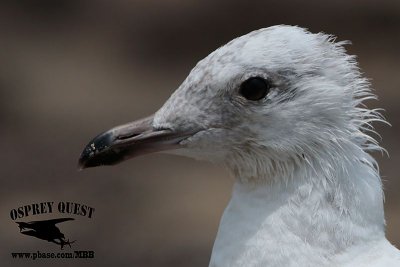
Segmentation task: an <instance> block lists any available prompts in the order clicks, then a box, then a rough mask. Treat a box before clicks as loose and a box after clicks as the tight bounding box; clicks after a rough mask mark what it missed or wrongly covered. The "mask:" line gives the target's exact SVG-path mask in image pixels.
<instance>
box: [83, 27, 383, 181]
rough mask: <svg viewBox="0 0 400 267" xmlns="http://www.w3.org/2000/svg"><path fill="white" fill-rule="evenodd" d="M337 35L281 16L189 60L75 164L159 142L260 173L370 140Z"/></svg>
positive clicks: (356, 82) (288, 169)
mask: <svg viewBox="0 0 400 267" xmlns="http://www.w3.org/2000/svg"><path fill="white" fill-rule="evenodd" d="M344 44H345V42H335V38H334V37H333V36H331V35H326V34H323V33H318V34H313V33H310V32H308V31H307V30H305V29H303V28H300V27H296V26H284V25H280V26H273V27H269V28H265V29H260V30H257V31H253V32H250V33H249V34H246V35H244V36H241V37H239V38H236V39H234V40H232V41H230V42H229V43H227V44H226V45H224V46H222V47H220V48H218V49H217V50H215V51H214V52H212V53H211V54H210V55H208V56H207V57H206V58H204V59H203V60H201V61H200V62H198V63H197V65H196V66H195V67H194V68H193V69H192V71H191V72H190V74H189V75H188V76H187V78H186V79H185V80H184V81H183V83H182V84H181V85H180V86H179V88H178V89H177V90H176V91H175V92H174V93H173V94H172V95H171V97H170V98H169V99H168V100H167V101H166V103H165V104H164V105H163V106H162V107H161V108H160V109H159V110H158V111H157V112H156V113H155V114H154V115H152V116H150V117H148V118H145V119H142V120H139V121H135V122H132V123H128V124H126V125H122V126H118V127H115V128H113V129H111V130H109V131H106V132H104V133H102V134H100V135H99V136H97V137H95V138H94V139H93V140H92V141H91V142H89V144H88V145H87V146H86V148H85V149H84V151H83V152H82V155H81V158H80V166H81V167H83V168H85V167H93V166H99V165H113V164H115V163H119V162H121V161H123V160H125V159H128V158H131V157H134V156H137V155H142V154H145V153H149V152H157V151H167V152H169V153H173V154H180V155H185V156H189V157H194V158H197V159H202V160H209V161H212V162H217V163H222V164H225V165H226V166H228V167H229V169H231V170H232V171H233V173H234V174H235V176H237V177H241V178H243V179H246V180H250V179H260V178H261V177H267V179H268V176H270V177H273V176H283V175H284V174H285V175H286V176H287V175H290V173H293V172H294V171H295V169H297V168H301V166H306V165H314V167H315V166H316V165H318V164H319V163H318V162H320V161H321V160H328V159H331V160H332V161H334V160H335V157H337V156H339V155H343V154H345V155H346V153H347V152H348V151H347V150H353V151H358V150H359V151H361V152H362V151H365V150H368V149H372V150H373V149H379V146H378V144H377V143H376V141H375V140H374V139H373V138H371V137H370V136H369V135H367V131H368V130H370V131H373V129H372V128H370V122H371V121H374V120H381V118H380V117H379V114H378V113H377V112H376V111H375V110H369V109H366V108H365V107H362V106H360V104H361V102H362V101H364V100H366V99H369V98H374V95H373V94H372V93H371V92H370V89H369V84H368V82H367V80H366V79H364V78H362V76H361V74H360V71H359V69H358V67H357V63H356V61H355V58H354V56H350V55H348V54H346V51H345V49H344V47H343V45H344ZM368 160H369V159H368Z"/></svg>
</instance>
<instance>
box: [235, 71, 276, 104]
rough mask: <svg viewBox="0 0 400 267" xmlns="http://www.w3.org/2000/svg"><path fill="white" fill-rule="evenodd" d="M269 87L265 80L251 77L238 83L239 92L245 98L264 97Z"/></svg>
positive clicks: (258, 98)
mask: <svg viewBox="0 0 400 267" xmlns="http://www.w3.org/2000/svg"><path fill="white" fill-rule="evenodd" d="M270 88H271V86H270V84H269V83H268V81H267V80H265V79H264V78H261V77H251V78H249V79H247V80H246V81H244V82H243V83H242V85H240V90H239V93H240V94H241V95H242V96H243V97H244V98H246V99H248V100H252V101H256V100H260V99H262V98H264V97H265V96H266V95H267V94H268V92H269V89H270Z"/></svg>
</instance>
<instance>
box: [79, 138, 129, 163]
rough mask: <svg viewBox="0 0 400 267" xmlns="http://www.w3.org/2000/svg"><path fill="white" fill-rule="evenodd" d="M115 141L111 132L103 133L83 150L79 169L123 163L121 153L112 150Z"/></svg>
mask: <svg viewBox="0 0 400 267" xmlns="http://www.w3.org/2000/svg"><path fill="white" fill-rule="evenodd" d="M114 139H115V137H114V135H113V134H112V133H110V132H105V133H102V134H100V135H98V136H96V137H95V138H93V140H92V141H90V142H89V144H87V145H86V147H85V148H84V149H83V152H82V154H81V156H80V158H79V163H78V165H79V168H80V169H85V168H90V167H96V166H101V165H113V164H116V163H118V162H120V161H122V160H123V158H122V157H121V153H118V152H117V151H115V150H114V149H112V148H111V145H112V144H113V142H114Z"/></svg>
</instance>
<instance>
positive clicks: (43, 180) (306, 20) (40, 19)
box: [0, 0, 400, 267]
mask: <svg viewBox="0 0 400 267" xmlns="http://www.w3.org/2000/svg"><path fill="white" fill-rule="evenodd" d="M274 24H293V25H300V26H303V27H307V28H309V29H310V30H311V31H313V32H318V31H324V32H327V33H332V34H335V35H337V36H338V40H351V41H352V42H353V45H351V46H349V47H348V49H349V52H350V53H352V54H356V55H358V57H359V61H360V64H361V67H362V69H363V71H364V72H365V74H366V75H367V76H368V77H370V78H371V79H372V84H373V86H374V88H375V89H376V92H377V94H378V95H379V98H380V102H372V103H370V105H371V106H374V107H375V106H379V107H383V108H384V109H385V110H386V112H385V116H386V117H387V119H388V120H389V121H390V122H391V123H392V125H393V126H392V127H388V126H384V125H376V127H377V128H378V131H379V132H380V133H381V135H382V137H383V146H384V147H386V148H387V149H388V151H389V153H390V158H388V157H386V156H381V155H379V154H378V155H376V157H377V159H378V161H379V163H380V167H381V172H382V175H383V179H384V185H385V192H386V205H385V207H386V218H387V224H388V228H387V232H388V237H389V239H390V240H391V241H392V242H393V243H394V244H396V245H397V246H400V229H399V226H400V215H399V209H400V194H399V187H400V179H399V175H398V172H399V170H400V167H399V162H400V139H399V138H398V136H399V134H400V117H399V116H400V106H399V104H398V101H399V99H400V91H399V89H400V88H399V83H400V64H399V62H400V54H399V43H400V1H398V0H386V1H380V0H366V1H356V0H352V1H348V0H339V1H320V0H312V1H307V2H306V1H284V0H280V1H278V0H275V1H259V2H256V1H238V0H229V1H228V0H223V1H211V0H208V1H193V0H186V1H179V0H172V1H144V0H142V1H133V0H132V1H129V0H113V1H106V0H104V1H84V0H15V1H4V0H3V1H1V2H0V147H1V153H0V162H1V168H0V181H1V186H0V248H1V250H0V265H1V266H30V265H35V266H48V265H49V266H50V265H53V264H57V265H58V266H86V265H90V266H150V267H152V266H207V264H208V260H209V257H210V253H211V249H212V245H213V241H214V238H215V234H216V230H217V227H218V223H219V219H220V216H221V214H222V211H223V209H224V207H225V205H226V204H227V202H228V199H229V195H230V190H231V186H232V182H233V181H232V179H231V178H230V177H229V175H228V173H227V172H226V171H225V170H223V169H222V168H220V167H218V166H212V165H210V164H208V163H204V162H195V161H193V160H190V159H186V158H180V157H174V156H168V155H149V156H146V157H140V158H137V159H136V160H131V161H128V162H125V163H123V164H121V165H118V166H116V167H104V168H96V169H89V170H85V171H82V172H78V171H77V167H76V165H77V160H78V156H79V154H80V152H81V150H82V149H83V147H84V145H85V144H86V143H87V142H88V141H89V139H91V138H92V137H93V136H94V135H96V134H98V133H99V132H101V131H103V130H106V129H108V128H110V127H112V126H115V125H117V124H121V123H124V122H128V121H132V120H134V119H138V118H140V117H143V116H145V115H149V114H151V113H153V112H154V111H156V110H157V109H158V108H159V107H160V106H161V105H162V104H163V102H164V101H165V100H166V99H167V98H168V96H169V95H170V94H171V93H172V92H173V91H174V90H175V89H176V88H177V87H178V86H179V84H180V82H181V81H182V80H183V79H184V78H185V77H186V75H187V74H188V73H189V70H190V69H191V68H192V67H193V66H194V64H195V63H196V62H197V61H198V60H200V59H201V58H203V57H205V56H206V55H207V54H208V53H209V52H211V51H213V50H214V49H216V48H217V47H218V46H220V45H222V44H224V43H226V42H227V41H229V40H231V39H233V38H234V37H237V36H239V35H242V34H245V33H247V32H249V31H251V30H255V29H259V28H262V27H267V26H271V25H274ZM42 201H56V202H57V201H72V202H78V203H84V204H87V205H90V206H93V207H95V208H96V211H95V213H94V218H92V219H87V218H84V217H79V216H74V217H75V218H76V220H75V221H73V222H66V223H63V224H60V228H61V229H62V231H63V232H64V233H65V234H66V237H67V238H69V239H71V240H74V239H76V240H77V242H76V243H75V244H73V247H72V249H69V248H65V249H64V250H65V251H66V252H68V251H72V250H75V249H81V250H94V251H95V253H96V258H95V259H94V260H73V261H68V260H36V261H28V260H13V259H11V256H10V252H20V251H22V252H23V251H27V252H29V251H32V252H34V251H37V250H42V251H54V252H59V251H60V250H59V248H57V247H56V246H55V245H54V244H52V243H48V242H46V241H42V240H38V239H35V238H32V237H28V236H24V235H21V234H19V233H18V228H17V225H16V224H15V223H14V222H13V221H12V220H11V219H10V217H9V212H10V210H11V209H13V208H16V207H19V206H21V205H25V204H30V203H36V202H42ZM41 218H42V217H40V216H31V217H28V219H27V220H37V219H41Z"/></svg>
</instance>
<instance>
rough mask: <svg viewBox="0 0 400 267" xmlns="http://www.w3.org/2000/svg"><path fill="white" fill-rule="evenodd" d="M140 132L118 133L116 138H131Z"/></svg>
mask: <svg viewBox="0 0 400 267" xmlns="http://www.w3.org/2000/svg"><path fill="white" fill-rule="evenodd" d="M140 134H142V133H130V134H124V135H119V136H117V139H118V140H124V139H128V138H132V137H135V136H138V135H140Z"/></svg>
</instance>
